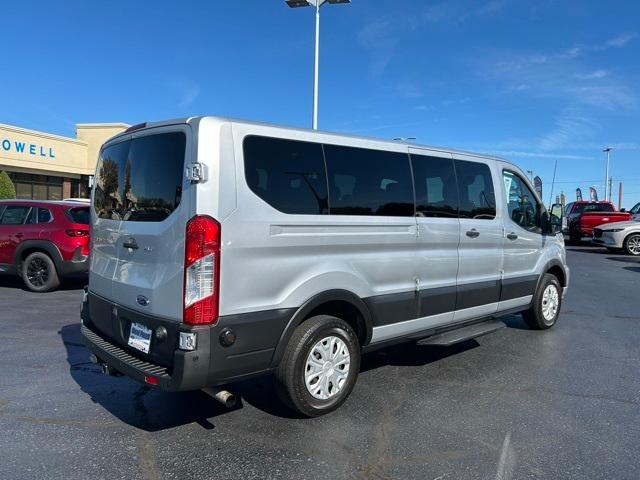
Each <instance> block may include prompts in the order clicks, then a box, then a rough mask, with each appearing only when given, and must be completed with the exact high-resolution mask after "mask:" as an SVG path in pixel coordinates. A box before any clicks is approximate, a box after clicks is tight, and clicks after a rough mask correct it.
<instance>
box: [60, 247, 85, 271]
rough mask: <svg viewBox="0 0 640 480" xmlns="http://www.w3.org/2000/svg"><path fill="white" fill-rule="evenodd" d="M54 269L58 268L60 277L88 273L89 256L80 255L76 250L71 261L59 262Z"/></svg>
mask: <svg viewBox="0 0 640 480" xmlns="http://www.w3.org/2000/svg"><path fill="white" fill-rule="evenodd" d="M56 267H57V268H58V273H60V274H61V275H71V274H73V273H86V272H88V271H89V255H82V254H81V253H80V249H79V248H78V250H76V251H75V252H74V254H73V258H71V260H67V261H61V262H60V264H59V265H57V266H56Z"/></svg>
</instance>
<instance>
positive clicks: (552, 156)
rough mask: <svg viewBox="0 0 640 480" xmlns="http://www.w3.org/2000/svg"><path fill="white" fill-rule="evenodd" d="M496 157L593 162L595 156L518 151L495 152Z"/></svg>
mask: <svg viewBox="0 0 640 480" xmlns="http://www.w3.org/2000/svg"><path fill="white" fill-rule="evenodd" d="M492 153H493V154H494V155H497V156H500V157H506V158H508V157H516V158H549V159H552V160H553V159H557V160H593V158H594V157H593V156H590V157H589V156H587V155H566V154H562V153H545V152H536V151H532V152H523V151H518V150H495V151H493V152H492Z"/></svg>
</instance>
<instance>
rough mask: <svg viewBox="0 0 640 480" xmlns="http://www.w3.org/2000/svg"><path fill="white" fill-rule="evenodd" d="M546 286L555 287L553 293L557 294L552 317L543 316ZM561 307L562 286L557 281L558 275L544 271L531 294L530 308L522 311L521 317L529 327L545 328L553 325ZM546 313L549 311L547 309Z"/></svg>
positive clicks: (535, 328)
mask: <svg viewBox="0 0 640 480" xmlns="http://www.w3.org/2000/svg"><path fill="white" fill-rule="evenodd" d="M548 287H551V288H552V289H553V288H555V291H556V292H555V293H556V294H557V307H556V309H555V314H554V315H553V317H549V315H547V317H548V318H547V317H545V313H544V312H545V307H546V306H547V305H548V300H547V299H545V291H546V290H547V288H548ZM561 308H562V286H561V285H560V282H559V281H558V277H556V276H555V275H551V274H550V273H546V274H545V275H544V276H543V277H542V280H541V281H540V284H539V285H538V290H537V291H536V293H535V295H534V296H533V304H532V305H531V308H530V309H529V310H527V311H525V312H522V317H523V318H524V321H525V322H526V323H527V325H528V326H529V328H531V329H533V330H546V329H548V328H551V327H553V326H554V325H555V324H556V321H557V320H558V316H559V315H560V310H561ZM546 311H547V313H549V312H550V311H549V310H548V309H547V310H546Z"/></svg>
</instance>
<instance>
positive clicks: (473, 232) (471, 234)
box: [467, 228, 480, 238]
mask: <svg viewBox="0 0 640 480" xmlns="http://www.w3.org/2000/svg"><path fill="white" fill-rule="evenodd" d="M479 236H480V232H479V231H477V230H476V229H475V228H472V229H471V230H469V231H467V237H469V238H476V237H479Z"/></svg>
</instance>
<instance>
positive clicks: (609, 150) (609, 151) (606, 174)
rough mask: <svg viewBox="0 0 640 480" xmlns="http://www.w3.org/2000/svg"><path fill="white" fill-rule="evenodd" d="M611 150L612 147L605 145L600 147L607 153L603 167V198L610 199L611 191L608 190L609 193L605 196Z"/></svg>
mask: <svg viewBox="0 0 640 480" xmlns="http://www.w3.org/2000/svg"><path fill="white" fill-rule="evenodd" d="M611 150H613V147H605V148H603V149H602V151H603V152H605V153H606V154H607V167H606V169H605V174H604V199H605V200H607V199H611V191H609V195H608V196H607V185H608V183H609V160H610V154H611Z"/></svg>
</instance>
